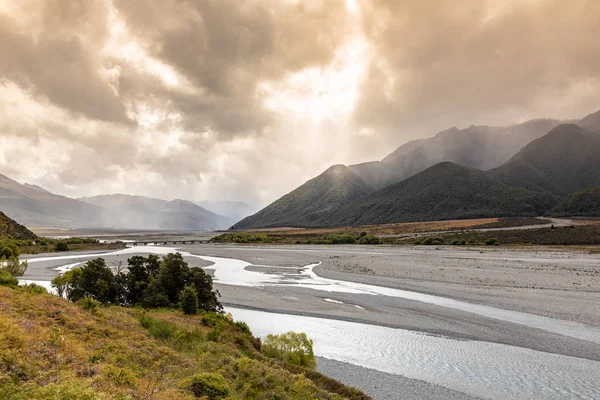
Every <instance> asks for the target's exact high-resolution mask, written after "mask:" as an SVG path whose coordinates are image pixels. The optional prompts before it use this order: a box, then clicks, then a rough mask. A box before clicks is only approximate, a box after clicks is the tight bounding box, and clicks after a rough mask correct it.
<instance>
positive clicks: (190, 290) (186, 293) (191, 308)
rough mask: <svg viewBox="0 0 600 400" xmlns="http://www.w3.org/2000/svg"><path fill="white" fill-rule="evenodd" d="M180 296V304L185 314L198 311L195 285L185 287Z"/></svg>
mask: <svg viewBox="0 0 600 400" xmlns="http://www.w3.org/2000/svg"><path fill="white" fill-rule="evenodd" d="M179 298H180V300H179V306H180V307H181V310H182V311H183V313H184V314H187V315H192V314H196V313H197V312H198V295H197V294H196V289H195V288H194V287H193V286H191V285H189V286H186V287H184V288H183V290H182V291H181V294H180V295H179Z"/></svg>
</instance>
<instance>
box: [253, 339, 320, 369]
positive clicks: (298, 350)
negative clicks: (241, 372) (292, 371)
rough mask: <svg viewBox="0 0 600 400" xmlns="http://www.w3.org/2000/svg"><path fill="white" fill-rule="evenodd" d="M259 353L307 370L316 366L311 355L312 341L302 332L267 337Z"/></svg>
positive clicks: (312, 354) (314, 359) (313, 356)
mask: <svg viewBox="0 0 600 400" xmlns="http://www.w3.org/2000/svg"><path fill="white" fill-rule="evenodd" d="M261 351H262V353H263V354H264V355H265V356H267V357H271V358H275V359H278V360H281V361H284V362H287V363H290V364H294V365H300V366H303V367H309V368H314V367H316V365H317V361H316V358H315V355H314V353H313V341H312V340H310V339H309V338H308V337H307V336H306V333H304V332H302V333H296V332H288V333H284V334H282V335H267V337H266V338H265V340H264V342H263V344H262V348H261Z"/></svg>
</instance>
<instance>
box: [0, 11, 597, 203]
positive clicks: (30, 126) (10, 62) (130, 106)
mask: <svg viewBox="0 0 600 400" xmlns="http://www.w3.org/2000/svg"><path fill="white" fill-rule="evenodd" d="M599 19H600V9H599V6H598V4H597V2H595V1H592V0H589V1H585V0H574V1H573V2H570V3H568V4H567V3H565V2H561V1H558V0H484V1H481V0H466V1H464V2H461V4H460V7H458V6H457V5H456V3H455V2H450V1H433V0H424V1H419V2H417V1H392V0H353V1H347V0H248V1H243V2H241V1H238V0H164V1H143V0H45V1H39V0H22V1H18V2H15V1H10V0H0V43H2V46H0V145H1V146H0V173H4V174H7V175H9V176H10V177H12V178H15V179H18V180H20V181H29V182H32V183H38V184H40V185H41V186H44V187H46V188H48V189H50V190H53V191H56V192H59V193H63V194H66V195H70V196H83V195H95V194H101V193H111V192H125V193H131V194H141V195H147V196H155V197H162V198H165V197H166V198H175V197H180V198H188V199H205V198H207V199H223V198H226V199H233V200H238V199H241V200H247V201H250V202H252V203H255V204H265V203H267V202H270V201H272V200H275V199H276V198H277V197H279V196H280V195H282V194H283V193H285V192H287V191H289V190H292V189H293V188H295V187H297V186H298V185H299V184H301V183H303V182H304V181H305V180H307V179H309V178H311V177H313V176H315V175H316V174H318V173H320V172H322V171H323V170H325V169H326V168H327V167H328V166H329V165H331V164H335V163H347V164H350V163H356V162H361V161H368V160H372V159H380V158H382V157H383V156H385V155H386V154H387V153H389V152H391V151H393V150H394V148H395V147H396V146H398V145H400V144H402V143H403V142H405V141H407V140H409V139H412V138H416V137H422V136H430V135H432V134H434V133H435V132H436V131H438V130H441V129H445V128H447V127H450V126H453V125H458V126H465V125H470V124H483V123H486V124H507V123H511V122H515V121H517V120H522V119H528V118H533V117H543V116H551V117H552V116H554V117H581V116H583V115H584V114H586V113H587V112H591V111H595V109H597V108H598V104H600V90H599V89H600V72H599V71H600V56H599V54H600V44H599V42H598V41H597V40H596V37H598V36H600V35H599V34H600V25H599V24H597V21H598V20H599ZM15 149H19V151H15ZM23 149H26V152H25V151H24V150H23ZM24 153H26V154H25V155H24Z"/></svg>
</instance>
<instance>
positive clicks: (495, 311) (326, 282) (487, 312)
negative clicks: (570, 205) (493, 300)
mask: <svg viewBox="0 0 600 400" xmlns="http://www.w3.org/2000/svg"><path fill="white" fill-rule="evenodd" d="M175 251H177V250H176V249H175V248H171V247H162V246H160V247H159V246H138V247H130V248H127V249H124V250H118V251H115V252H111V253H101V254H92V255H84V254H74V255H64V256H56V257H52V256H50V257H40V258H33V259H30V260H28V261H29V263H35V262H40V261H49V260H76V259H91V258H95V257H102V256H104V257H105V256H108V255H123V254H135V253H154V254H162V255H165V254H168V253H172V252H175ZM180 253H181V254H182V255H183V256H185V257H194V258H199V259H202V260H205V261H209V262H212V263H214V265H211V266H210V267H208V268H210V269H212V270H214V280H215V282H218V283H220V284H224V285H233V286H267V285H286V286H297V287H303V288H308V289H313V290H319V291H325V292H329V293H332V292H338V293H351V294H367V295H381V296H390V297H398V298H404V299H409V300H415V301H420V302H424V303H428V304H433V305H436V306H440V307H446V308H452V309H457V310H461V311H465V312H469V313H473V314H477V315H481V316H484V317H488V318H493V319H497V320H501V321H506V322H511V323H516V324H520V325H525V326H528V327H531V328H537V329H542V330H544V331H547V332H552V333H557V334H560V335H564V336H569V337H573V338H576V339H582V340H587V341H590V342H595V343H600V327H597V326H591V325H586V324H581V323H577V322H572V321H565V320H560V319H555V318H548V317H543V316H539V315H534V314H528V313H523V312H518V311H511V310H504V309H501V308H496V307H490V306H484V305H480V304H474V303H468V302H465V301H459V300H454V299H450V298H447V297H441V296H433V295H428V294H423V293H418V292H411V291H407V290H400V289H392V288H386V287H381V286H374V285H367V284H362V283H355V282H347V281H341V280H335V279H327V278H322V277H320V276H318V275H317V274H316V273H315V272H314V271H313V269H314V267H316V266H317V265H319V264H320V263H317V264H310V265H307V266H304V267H300V268H294V269H293V272H289V273H287V272H284V273H269V272H257V271H248V270H247V269H246V267H247V266H249V265H251V264H250V263H248V262H246V261H242V260H237V259H232V258H223V257H212V256H201V255H196V254H191V253H188V252H184V251H180ZM77 264H78V263H74V264H68V265H65V266H62V267H58V268H56V269H57V270H59V271H61V272H64V271H65V270H67V269H69V268H72V267H73V266H75V265H77Z"/></svg>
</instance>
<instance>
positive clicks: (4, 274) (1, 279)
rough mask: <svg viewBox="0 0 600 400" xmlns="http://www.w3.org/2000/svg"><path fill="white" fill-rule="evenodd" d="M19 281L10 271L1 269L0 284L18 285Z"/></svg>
mask: <svg viewBox="0 0 600 400" xmlns="http://www.w3.org/2000/svg"><path fill="white" fill-rule="evenodd" d="M18 285H19V281H18V280H17V278H15V277H14V276H13V275H12V274H11V273H10V272H8V271H7V270H5V269H0V286H18Z"/></svg>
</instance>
